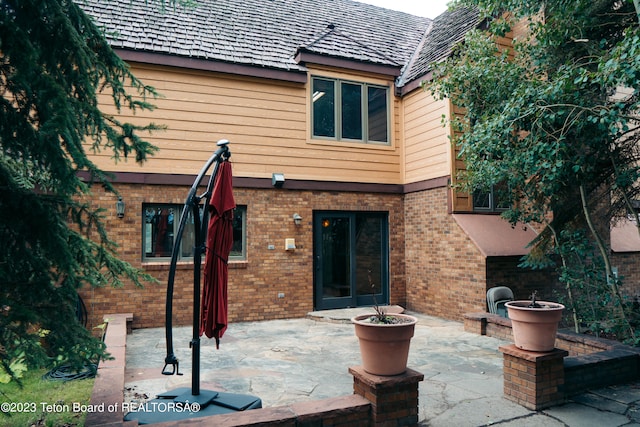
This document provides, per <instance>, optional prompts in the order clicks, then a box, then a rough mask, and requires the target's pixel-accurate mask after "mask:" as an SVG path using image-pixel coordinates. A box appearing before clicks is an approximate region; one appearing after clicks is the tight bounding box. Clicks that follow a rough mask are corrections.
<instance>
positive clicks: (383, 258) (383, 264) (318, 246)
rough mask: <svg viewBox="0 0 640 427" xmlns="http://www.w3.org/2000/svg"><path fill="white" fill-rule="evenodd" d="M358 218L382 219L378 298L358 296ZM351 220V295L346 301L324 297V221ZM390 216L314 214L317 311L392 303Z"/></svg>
mask: <svg viewBox="0 0 640 427" xmlns="http://www.w3.org/2000/svg"><path fill="white" fill-rule="evenodd" d="M358 215H368V216H372V217H374V216H375V217H378V218H380V219H381V222H380V224H381V229H380V233H381V236H380V238H381V244H380V246H381V247H380V273H381V286H380V292H379V293H377V294H375V301H374V297H373V296H372V295H371V294H363V295H359V294H358V292H357V286H356V284H357V277H356V274H357V271H356V268H355V266H356V251H355V248H356V218H357V216H358ZM323 217H324V218H326V217H329V218H331V217H333V218H344V217H348V218H349V233H350V239H349V241H350V243H349V262H350V269H349V271H350V273H349V274H350V287H351V292H350V295H349V296H346V297H325V296H324V292H323V269H322V263H323V261H324V260H323V259H322V239H321V236H322V218H323ZM389 293H390V292H389V213H388V212H385V211H329V210H318V211H314V212H313V305H314V309H315V310H328V309H337V308H349V307H366V306H372V305H374V303H377V304H381V305H383V304H388V303H389Z"/></svg>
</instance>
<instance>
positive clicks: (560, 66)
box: [431, 0, 640, 338]
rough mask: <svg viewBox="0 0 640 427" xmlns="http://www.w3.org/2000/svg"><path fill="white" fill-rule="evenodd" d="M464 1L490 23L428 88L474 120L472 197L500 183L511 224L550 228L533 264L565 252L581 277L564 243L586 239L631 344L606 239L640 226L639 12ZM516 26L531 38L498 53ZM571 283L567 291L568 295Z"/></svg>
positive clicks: (626, 2)
mask: <svg viewBox="0 0 640 427" xmlns="http://www.w3.org/2000/svg"><path fill="white" fill-rule="evenodd" d="M458 3H459V4H461V5H465V6H471V7H477V8H479V9H480V11H481V12H482V13H483V14H484V15H485V16H486V17H487V18H488V20H489V21H488V22H490V25H489V30H488V31H480V30H478V31H473V32H471V33H469V34H468V36H467V37H466V39H465V41H464V43H463V44H461V45H460V46H459V47H458V49H457V50H456V52H454V55H453V56H452V57H451V58H450V60H448V61H446V62H445V63H442V64H439V65H436V66H435V75H434V76H435V77H434V80H433V83H432V85H431V90H432V92H433V93H434V94H437V95H439V96H441V97H448V98H450V99H451V100H452V102H453V103H454V104H456V105H458V106H460V107H463V108H464V109H465V110H466V115H465V116H464V117H462V118H457V119H454V122H455V125H456V126H458V127H459V129H460V130H461V134H460V136H459V137H457V138H456V139H455V141H454V143H455V144H459V146H460V148H461V153H462V155H463V156H464V158H465V160H466V164H467V170H466V171H465V172H464V173H462V176H461V177H460V178H461V180H462V181H463V182H464V184H463V187H464V189H466V190H468V191H473V190H474V189H477V188H485V189H486V188H488V186H491V185H494V186H495V187H494V188H497V189H502V190H501V192H500V194H499V197H500V198H501V199H502V200H503V201H506V202H507V203H508V205H509V206H510V209H509V210H508V211H506V212H505V213H504V216H505V218H507V219H508V220H509V221H511V222H513V223H515V222H517V221H523V222H537V223H541V224H544V225H545V229H544V231H543V233H542V234H541V235H540V237H539V238H538V239H537V240H536V241H535V242H534V244H533V248H532V251H531V254H530V255H529V257H528V259H527V260H526V262H525V263H524V264H525V265H528V266H534V267H540V266H543V265H549V264H550V263H552V262H553V261H552V259H551V258H550V257H549V255H550V254H558V255H560V256H561V260H562V263H563V264H562V268H564V269H569V270H571V271H574V267H575V265H569V264H568V263H571V260H572V259H573V257H571V256H568V254H567V252H566V248H567V245H566V244H565V242H563V239H564V238H565V237H564V236H575V233H577V232H578V231H579V230H586V231H587V233H584V234H583V235H585V236H590V237H589V240H590V241H591V242H592V245H594V246H595V248H597V253H596V254H595V255H594V257H597V258H598V259H595V258H591V260H592V261H593V263H594V264H593V265H598V263H601V265H602V266H603V269H604V272H603V273H601V280H603V281H604V283H606V284H607V286H608V287H609V299H608V302H607V304H608V305H609V307H610V308H611V310H612V312H613V313H614V315H613V317H615V318H616V319H617V320H618V321H619V322H620V324H621V325H622V326H623V327H622V329H623V330H624V336H626V337H628V338H633V337H634V335H635V331H634V330H633V328H632V325H631V324H630V322H629V321H628V313H626V312H625V311H624V310H623V306H624V304H623V299H622V296H621V292H620V290H619V281H618V280H617V279H616V278H615V277H614V275H613V272H612V268H611V263H610V260H609V255H608V254H609V252H608V248H607V246H606V243H605V236H604V233H606V230H608V227H609V220H610V219H612V218H613V219H615V218H619V217H626V216H627V215H629V214H632V215H636V220H637V219H638V218H637V214H636V213H635V212H636V211H635V210H634V209H632V200H633V199H635V198H637V197H638V195H639V194H640V180H639V178H640V170H639V165H640V163H639V160H640V151H639V147H638V138H640V132H638V125H639V116H638V111H639V108H640V105H639V100H640V93H639V89H640V28H639V25H638V20H639V16H640V15H639V14H638V12H639V10H638V9H637V7H634V2H633V1H632V0H577V1H571V2H568V1H563V0H534V1H531V0H526V1H525V0H507V1H498V0H459V1H458ZM635 6H637V0H636V5H635ZM515 24H518V25H524V27H525V28H526V29H527V31H526V35H525V36H521V37H520V38H518V39H516V40H515V42H514V46H513V49H500V48H499V46H498V44H497V43H496V41H497V40H498V38H499V37H501V36H504V35H505V34H506V32H507V31H509V30H511V29H513V28H514V25H515ZM569 247H571V245H569ZM560 248H562V250H560ZM574 248H575V249H576V250H578V248H580V250H581V251H582V250H583V249H582V246H580V245H576V246H574ZM589 268H591V267H589ZM600 271H602V269H601V270H600ZM589 274H591V273H589ZM562 277H567V276H566V275H564V276H562ZM574 282H575V281H565V286H567V288H566V290H567V294H568V295H569V296H572V293H571V292H572V290H575V288H572V287H571V286H572V283H574ZM579 318H582V315H579V314H578V313H576V312H574V320H576V321H578V320H579Z"/></svg>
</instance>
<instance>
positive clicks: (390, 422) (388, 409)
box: [349, 366, 424, 427]
mask: <svg viewBox="0 0 640 427" xmlns="http://www.w3.org/2000/svg"><path fill="white" fill-rule="evenodd" d="M349 372H350V373H351V375H353V392H354V394H358V395H360V396H362V397H364V398H365V399H367V400H368V401H369V402H371V407H372V417H371V418H372V420H373V424H372V425H373V426H378V427H383V426H384V427H395V426H398V427H399V426H416V425H418V385H419V382H420V381H422V380H424V375H423V374H421V373H420V372H417V371H414V370H413V369H407V371H406V372H405V373H404V374H401V375H394V376H389V377H386V376H378V375H371V374H369V373H367V372H365V370H364V369H363V368H362V366H356V367H351V368H349Z"/></svg>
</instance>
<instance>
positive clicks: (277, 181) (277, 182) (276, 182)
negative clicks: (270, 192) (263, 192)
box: [271, 173, 284, 188]
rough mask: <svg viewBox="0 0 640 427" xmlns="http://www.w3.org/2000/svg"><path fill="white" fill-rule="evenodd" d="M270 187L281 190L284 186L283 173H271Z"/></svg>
mask: <svg viewBox="0 0 640 427" xmlns="http://www.w3.org/2000/svg"><path fill="white" fill-rule="evenodd" d="M271 185H273V186H274V187H276V188H282V186H283V185H284V174H283V173H273V174H272V175H271Z"/></svg>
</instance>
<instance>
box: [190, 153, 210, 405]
mask: <svg viewBox="0 0 640 427" xmlns="http://www.w3.org/2000/svg"><path fill="white" fill-rule="evenodd" d="M216 166H217V164H216ZM216 169H217V168H216ZM214 175H215V173H214V174H212V176H211V179H213V177H214ZM206 200H207V202H208V200H209V197H207V198H206ZM206 216H207V204H205V208H204V212H203V220H202V229H203V231H201V232H198V231H197V230H200V227H201V225H200V215H199V212H198V205H197V204H196V205H194V215H193V218H194V229H195V230H196V246H195V248H194V251H193V335H192V338H191V344H190V346H191V394H192V395H193V396H199V395H200V269H201V263H202V251H203V250H204V235H205V233H206V227H205V225H206V224H207V221H206Z"/></svg>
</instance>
